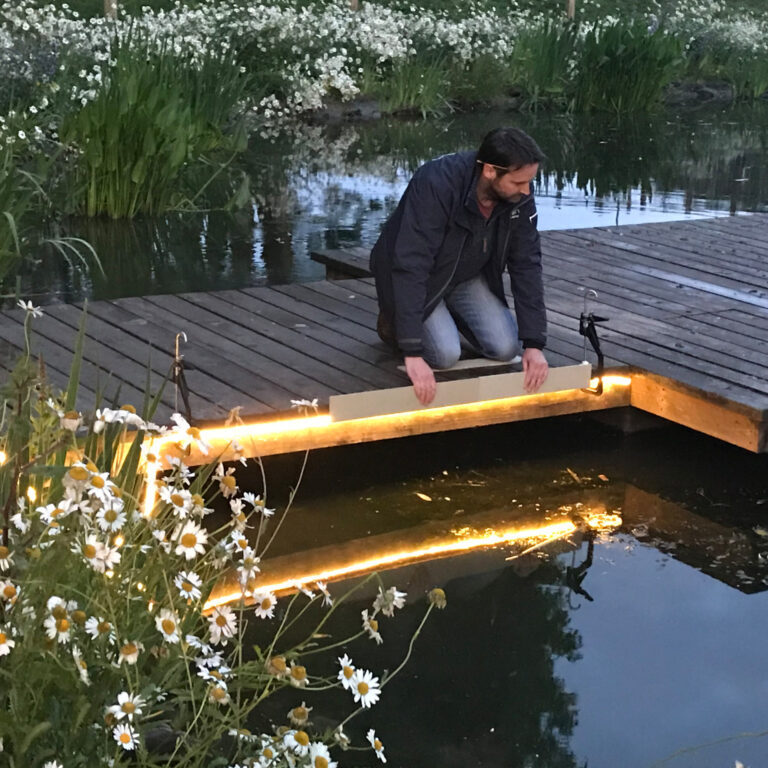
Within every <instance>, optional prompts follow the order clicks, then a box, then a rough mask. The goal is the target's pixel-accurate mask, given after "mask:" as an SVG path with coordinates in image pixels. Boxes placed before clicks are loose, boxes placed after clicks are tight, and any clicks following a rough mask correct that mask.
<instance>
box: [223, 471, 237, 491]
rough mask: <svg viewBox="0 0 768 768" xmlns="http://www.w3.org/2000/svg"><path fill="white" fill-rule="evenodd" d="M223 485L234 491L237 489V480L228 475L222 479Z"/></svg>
mask: <svg viewBox="0 0 768 768" xmlns="http://www.w3.org/2000/svg"><path fill="white" fill-rule="evenodd" d="M221 484H222V485H223V486H224V487H225V488H228V489H229V490H230V491H232V490H234V489H235V478H234V477H233V476H232V475H226V476H225V477H222V478H221Z"/></svg>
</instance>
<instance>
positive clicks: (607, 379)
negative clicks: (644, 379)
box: [589, 376, 632, 389]
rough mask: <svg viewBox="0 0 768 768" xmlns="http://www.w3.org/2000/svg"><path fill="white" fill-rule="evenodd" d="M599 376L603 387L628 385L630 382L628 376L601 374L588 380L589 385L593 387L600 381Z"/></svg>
mask: <svg viewBox="0 0 768 768" xmlns="http://www.w3.org/2000/svg"><path fill="white" fill-rule="evenodd" d="M600 378H602V380H603V387H604V388H605V387H628V386H629V385H630V384H631V383H632V379H631V378H630V377H629V376H602V377H595V378H592V379H590V380H589V386H590V387H592V388H593V389H594V388H595V387H596V386H597V385H598V384H599V383H600Z"/></svg>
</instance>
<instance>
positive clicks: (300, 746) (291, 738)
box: [283, 731, 309, 757]
mask: <svg viewBox="0 0 768 768" xmlns="http://www.w3.org/2000/svg"><path fill="white" fill-rule="evenodd" d="M283 744H284V745H285V746H286V748H287V749H290V750H291V752H293V753H294V754H295V755H299V757H304V755H308V754H309V735H308V734H307V732H306V731H288V733H286V734H285V736H283Z"/></svg>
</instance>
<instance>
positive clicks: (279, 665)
mask: <svg viewBox="0 0 768 768" xmlns="http://www.w3.org/2000/svg"><path fill="white" fill-rule="evenodd" d="M267 672H268V673H269V674H270V675H273V676H274V677H287V676H288V675H289V674H290V672H289V671H288V665H287V664H286V663H285V657H284V656H273V657H272V658H271V659H270V660H269V661H268V662H267Z"/></svg>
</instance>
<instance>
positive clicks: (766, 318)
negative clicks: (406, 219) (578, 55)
mask: <svg viewBox="0 0 768 768" xmlns="http://www.w3.org/2000/svg"><path fill="white" fill-rule="evenodd" d="M542 245H543V251H544V259H545V275H546V277H545V279H546V286H547V305H548V314H549V322H550V335H549V343H548V352H547V354H548V358H549V360H550V364H551V365H558V366H559V365H572V364H574V363H577V362H580V361H581V360H582V359H583V341H582V337H581V336H579V334H578V316H579V313H580V312H581V310H582V306H583V298H582V295H583V294H582V292H581V289H583V287H585V286H586V287H589V288H593V289H595V290H596V291H597V292H598V294H599V298H598V299H597V301H596V302H594V303H593V304H592V305H591V308H592V309H593V310H594V311H595V313H596V314H599V315H604V316H607V317H608V318H610V320H609V322H608V323H607V324H605V325H601V326H600V329H599V330H600V335H601V339H602V340H603V348H604V350H605V353H606V358H607V363H608V364H609V366H610V367H611V368H612V369H613V370H614V371H619V372H622V373H626V374H627V375H631V379H632V383H631V385H630V386H618V387H610V386H609V387H607V388H606V393H605V394H604V395H602V396H600V397H598V396H595V395H593V394H589V393H586V392H583V391H580V390H574V391H571V392H565V393H559V394H557V395H552V396H549V395H547V396H542V399H538V398H521V399H520V402H519V403H518V404H517V405H515V406H514V407H512V406H511V405H508V406H505V408H504V409H503V410H502V411H493V412H491V411H489V410H488V409H485V410H484V409H475V410H474V411H472V410H471V409H470V411H467V412H466V413H464V412H462V413H457V414H447V413H442V414H434V415H433V417H432V418H430V417H425V418H423V419H421V420H416V421H414V420H411V421H409V420H408V419H401V420H399V421H397V422H395V423H392V424H390V425H389V426H388V427H387V429H384V428H383V427H381V425H380V427H381V428H377V429H374V428H373V427H372V426H371V425H368V426H367V427H366V428H365V429H359V430H358V431H357V432H355V431H354V430H352V431H346V432H342V431H339V430H337V431H336V432H335V433H334V434H333V435H331V434H330V433H329V434H328V435H326V436H325V437H323V438H319V437H317V436H315V437H313V438H312V439H307V437H306V436H303V437H299V436H295V437H294V438H293V441H291V440H284V439H278V440H276V441H274V443H270V444H269V445H266V444H265V445H264V452H280V451H281V450H296V449H298V448H301V447H312V446H313V445H330V444H338V443H342V442H355V441H357V440H368V439H381V438H382V437H389V436H395V435H401V434H411V433H416V432H424V431H431V430H438V429H451V428H457V427H463V426H473V425H479V424H484V423H485V424H487V423H493V422H498V421H512V420H517V419H520V418H533V417H538V416H547V415H557V414H560V413H573V412H578V411H586V410H595V409H600V408H607V407H615V406H618V405H628V404H631V405H634V406H636V407H639V408H642V409H644V410H647V411H650V412H652V413H655V414H658V415H660V416H663V417H665V418H668V419H671V420H672V421H675V422H677V423H681V424H684V425H687V426H690V427H692V428H694V429H698V430H700V431H702V432H705V433H707V434H710V435H715V436H716V437H719V438H721V439H724V440H727V441H728V442H731V443H735V444H737V445H741V446H743V447H745V448H747V449H749V450H752V451H765V450H766V449H767V448H768V445H767V443H768V439H767V438H766V435H767V434H768V427H767V426H766V425H767V424H768V346H767V345H766V344H765V340H766V338H768V215H763V214H756V215H752V216H740V217H729V218H719V219H712V220H699V221H684V222H676V223H664V224H645V225H641V226H621V227H599V228H592V229H579V230H565V231H550V232H543V233H542ZM331 257H333V259H335V264H333V265H332V266H333V268H335V269H337V270H338V271H344V269H345V263H346V264H347V268H346V271H347V272H348V271H349V265H352V266H354V265H355V264H356V265H357V266H358V267H359V269H360V270H363V271H362V272H358V274H363V273H364V271H365V252H364V250H363V249H357V251H353V252H352V254H349V253H348V252H346V251H345V252H336V253H335V254H329V259H328V260H329V262H330V261H332V259H331ZM345 260H346V261H345ZM44 309H45V315H44V317H43V318H40V319H38V320H36V321H35V322H34V335H33V346H34V349H35V351H36V352H37V353H39V354H40V355H42V357H43V359H44V361H45V365H46V368H47V371H48V373H49V375H50V378H51V379H52V380H53V382H54V383H56V384H58V385H63V384H64V382H65V380H66V376H67V373H68V371H69V365H70V362H71V358H72V351H71V350H72V346H73V344H74V340H75V333H76V328H77V326H78V323H79V320H80V315H81V312H82V307H81V306H80V305H67V304H59V305H53V306H48V307H45V308H44ZM376 313H377V305H376V298H375V290H374V286H373V282H372V280H371V279H370V278H366V277H357V278H352V279H346V280H339V281H322V282H315V283H306V284H295V285H285V286H274V287H268V288H245V289H242V290H228V291H216V292H211V293H188V294H178V295H162V296H144V297H140V298H127V299H117V300H114V301H95V302H91V303H89V305H88V318H87V325H86V329H87V330H86V333H87V339H86V345H85V364H84V366H83V371H82V384H83V386H82V389H81V400H80V403H79V405H80V407H81V408H82V409H88V408H91V407H93V403H94V401H95V399H96V396H97V395H96V393H97V392H99V391H103V392H104V394H105V396H106V402H107V404H111V401H112V399H113V398H117V400H118V401H119V402H121V403H122V402H131V403H133V404H136V405H140V403H141V402H142V399H143V393H144V390H145V383H146V380H147V371H149V380H150V385H151V388H152V389H153V390H155V389H157V388H158V387H159V386H161V384H162V382H163V380H164V378H165V377H166V376H167V374H168V371H169V368H170V365H171V362H172V357H173V349H174V339H175V336H176V334H177V333H179V332H181V331H184V332H185V333H186V334H187V338H188V342H187V343H183V342H182V344H181V350H182V352H183V354H184V363H185V369H186V378H187V383H188V385H189V389H190V392H191V396H190V404H191V407H192V416H193V418H194V419H195V420H196V421H197V422H198V423H201V424H210V425H221V424H223V423H224V421H225V420H226V419H227V417H232V416H235V415H236V416H237V417H239V418H240V419H242V420H243V421H246V422H250V421H255V420H264V419H267V418H273V417H275V416H281V417H282V416H285V415H286V413H287V412H288V411H290V410H291V401H292V400H300V399H307V400H312V399H314V398H317V399H318V404H319V406H320V409H321V411H322V410H324V409H327V403H328V398H329V397H330V396H331V395H334V394H345V393H352V392H361V391H372V390H379V389H386V388H390V387H398V386H403V385H405V384H407V383H408V380H407V378H406V376H405V374H404V373H403V372H402V371H400V370H398V367H397V366H398V364H400V363H401V360H400V359H398V358H397V357H396V356H394V355H393V354H392V353H391V352H390V351H389V350H387V349H386V348H385V347H384V345H383V344H382V343H381V342H380V341H379V339H378V336H377V335H376V332H375V324H376ZM23 318H24V315H23V312H22V311H21V310H15V309H12V310H7V311H5V312H2V313H0V338H1V339H2V345H1V346H0V365H3V366H4V367H5V369H6V371H7V369H8V368H9V367H10V366H11V365H12V361H13V359H14V358H15V357H16V356H17V355H18V354H19V352H20V350H21V349H22V348H23ZM587 357H588V359H590V360H592V361H593V360H594V356H593V355H592V354H591V352H590V353H588V355H587ZM489 372H493V373H496V372H498V370H494V369H490V371H489ZM474 375H476V372H474ZM118 390H119V394H118ZM180 408H181V402H180V401H179V402H176V399H175V393H174V387H173V386H172V385H170V384H168V385H167V386H166V388H165V392H164V396H163V400H162V405H161V408H160V411H159V413H158V414H157V415H156V420H158V421H161V422H162V421H167V420H168V418H169V416H170V414H171V413H172V412H173V411H174V410H177V409H180ZM233 409H238V411H237V412H236V414H233V413H232V410H233ZM350 429H351V428H350ZM313 440H314V442H313ZM302 441H303V442H302ZM305 443H306V445H305Z"/></svg>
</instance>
